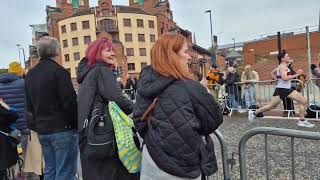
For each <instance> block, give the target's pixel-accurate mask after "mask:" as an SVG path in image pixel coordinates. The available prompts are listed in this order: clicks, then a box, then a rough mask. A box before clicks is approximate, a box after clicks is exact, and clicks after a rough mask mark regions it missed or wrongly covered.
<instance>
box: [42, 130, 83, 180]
mask: <svg viewBox="0 0 320 180" xmlns="http://www.w3.org/2000/svg"><path fill="white" fill-rule="evenodd" d="M39 141H40V144H41V147H42V153H43V156H44V161H45V168H44V179H45V180H64V179H65V180H67V179H68V180H69V179H70V180H74V179H75V175H76V171H77V158H78V135H77V133H76V131H74V130H72V131H64V132H58V133H53V134H46V135H39Z"/></svg>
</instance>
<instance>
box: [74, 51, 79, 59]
mask: <svg viewBox="0 0 320 180" xmlns="http://www.w3.org/2000/svg"><path fill="white" fill-rule="evenodd" d="M73 57H74V60H75V61H79V60H80V53H79V52H76V53H73Z"/></svg>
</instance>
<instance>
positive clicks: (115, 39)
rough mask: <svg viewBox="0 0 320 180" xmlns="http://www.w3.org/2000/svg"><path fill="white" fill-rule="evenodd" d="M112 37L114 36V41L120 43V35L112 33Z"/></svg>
mask: <svg viewBox="0 0 320 180" xmlns="http://www.w3.org/2000/svg"><path fill="white" fill-rule="evenodd" d="M111 36H112V40H114V41H119V35H118V34H116V33H112V34H111Z"/></svg>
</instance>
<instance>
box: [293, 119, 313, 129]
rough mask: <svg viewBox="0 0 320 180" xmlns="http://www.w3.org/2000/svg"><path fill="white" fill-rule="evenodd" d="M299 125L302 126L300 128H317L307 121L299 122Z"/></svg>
mask: <svg viewBox="0 0 320 180" xmlns="http://www.w3.org/2000/svg"><path fill="white" fill-rule="evenodd" d="M297 125H298V126H300V127H307V128H313V127H314V126H315V125H314V124H311V123H309V122H308V121H306V120H304V121H299V122H298V124H297Z"/></svg>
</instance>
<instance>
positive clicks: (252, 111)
mask: <svg viewBox="0 0 320 180" xmlns="http://www.w3.org/2000/svg"><path fill="white" fill-rule="evenodd" d="M248 114H249V115H248V120H249V121H250V122H251V123H253V122H254V121H255V120H254V119H255V118H256V117H257V116H256V114H255V111H254V110H249V113H248Z"/></svg>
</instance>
